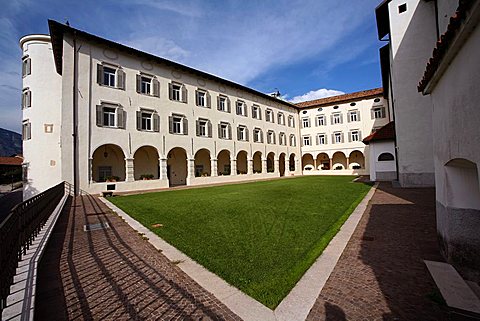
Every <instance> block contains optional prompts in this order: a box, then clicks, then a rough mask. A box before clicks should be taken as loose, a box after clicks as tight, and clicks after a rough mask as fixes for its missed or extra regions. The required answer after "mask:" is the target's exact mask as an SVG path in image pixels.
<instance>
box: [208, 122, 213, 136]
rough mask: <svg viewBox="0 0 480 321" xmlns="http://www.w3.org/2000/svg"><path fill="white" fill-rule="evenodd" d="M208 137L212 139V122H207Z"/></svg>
mask: <svg viewBox="0 0 480 321" xmlns="http://www.w3.org/2000/svg"><path fill="white" fill-rule="evenodd" d="M207 124H208V137H210V138H212V132H213V130H212V122H211V121H208V123H207Z"/></svg>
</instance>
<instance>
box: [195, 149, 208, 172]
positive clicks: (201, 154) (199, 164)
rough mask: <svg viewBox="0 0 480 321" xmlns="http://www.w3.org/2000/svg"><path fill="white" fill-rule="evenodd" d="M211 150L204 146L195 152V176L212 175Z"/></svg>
mask: <svg viewBox="0 0 480 321" xmlns="http://www.w3.org/2000/svg"><path fill="white" fill-rule="evenodd" d="M211 175H212V169H211V162H210V151H209V150H208V149H205V148H202V149H199V150H198V151H197V152H196V153H195V177H203V176H211Z"/></svg>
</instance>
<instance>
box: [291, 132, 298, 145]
mask: <svg viewBox="0 0 480 321" xmlns="http://www.w3.org/2000/svg"><path fill="white" fill-rule="evenodd" d="M290 146H291V147H295V146H297V139H296V138H295V134H291V135H290Z"/></svg>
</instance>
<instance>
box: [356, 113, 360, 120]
mask: <svg viewBox="0 0 480 321" xmlns="http://www.w3.org/2000/svg"><path fill="white" fill-rule="evenodd" d="M357 121H360V111H357Z"/></svg>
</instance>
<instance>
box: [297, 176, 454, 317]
mask: <svg viewBox="0 0 480 321" xmlns="http://www.w3.org/2000/svg"><path fill="white" fill-rule="evenodd" d="M423 260H434V261H441V260H442V259H441V257H440V254H439V250H438V247H437V239H436V229H435V192H434V190H433V189H396V188H391V187H389V184H386V183H384V184H380V186H379V188H378V189H377V192H376V193H375V195H374V196H373V198H372V200H371V201H370V205H369V207H368V208H367V211H366V212H365V214H364V216H363V218H362V220H361V221H360V223H359V224H358V226H357V229H356V230H355V232H354V234H353V235H352V237H351V239H350V241H349V243H348V245H347V247H346V248H345V250H344V252H343V254H342V256H341V258H340V260H339V261H338V263H337V265H336V267H335V269H334V270H333V272H332V274H331V275H330V278H329V279H328V281H327V283H326V284H325V286H324V288H323V290H322V292H321V293H320V296H319V297H318V299H317V301H316V302H315V305H314V306H313V308H312V309H311V311H310V314H309V315H308V318H307V320H312V321H313V320H328V321H333V320H339V321H340V320H369V321H373V320H439V321H440V320H447V315H446V310H445V309H444V308H442V307H440V306H439V305H438V304H436V303H435V302H434V301H433V300H432V297H433V298H434V297H436V296H438V295H437V293H439V292H437V291H438V290H436V286H435V285H434V282H433V279H432V278H431V276H430V274H429V273H428V270H427V268H426V266H425V264H424V262H423Z"/></svg>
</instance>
